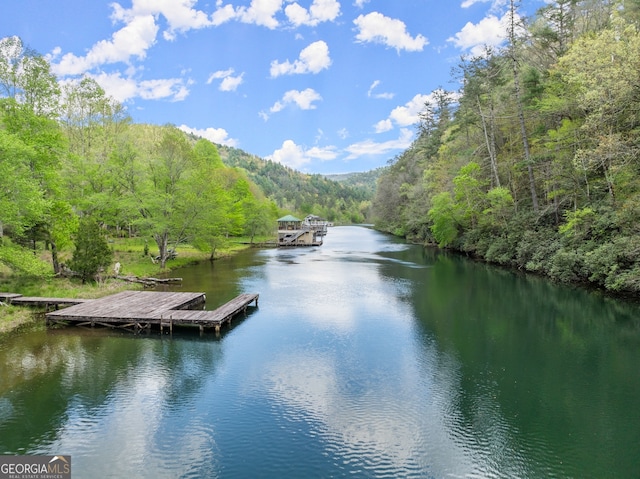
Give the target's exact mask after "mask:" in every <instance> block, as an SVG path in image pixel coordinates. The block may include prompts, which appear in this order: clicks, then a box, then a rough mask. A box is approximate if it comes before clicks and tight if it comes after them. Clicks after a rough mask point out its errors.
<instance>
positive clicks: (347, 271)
mask: <svg viewBox="0 0 640 479" xmlns="http://www.w3.org/2000/svg"><path fill="white" fill-rule="evenodd" d="M376 268H377V265H375V264H359V265H358V266H357V267H355V266H353V265H350V264H348V263H344V262H339V263H333V262H332V263H322V262H318V263H314V264H313V265H311V266H309V267H307V266H306V265H282V264H277V265H273V266H271V267H269V268H268V271H267V273H266V278H267V284H268V285H269V288H271V289H272V290H273V291H267V292H263V293H262V294H261V300H260V301H261V303H260V304H261V305H263V304H268V302H269V301H270V300H271V299H272V298H277V300H276V301H277V304H275V305H273V307H274V308H276V310H281V311H280V314H282V315H289V316H291V315H295V316H296V317H298V318H300V320H304V321H307V322H310V323H313V324H314V326H316V327H317V328H320V329H327V330H331V331H334V332H336V333H342V334H344V333H348V332H350V331H353V330H354V329H355V327H356V324H357V322H358V320H359V319H360V318H362V317H366V318H371V317H376V315H379V314H381V312H383V311H387V310H389V309H390V308H391V309H393V310H394V311H396V312H397V311H402V310H404V309H406V306H403V305H401V304H399V303H397V302H395V301H394V302H392V303H390V300H389V298H390V297H392V296H393V291H394V290H396V291H397V296H398V297H403V296H405V295H406V289H407V288H406V285H405V284H403V283H402V282H401V281H394V282H390V281H388V280H387V279H385V278H384V277H381V276H380V275H379V274H378V273H377V271H376ZM292 284H304V285H305V287H304V288H300V287H299V286H297V287H296V288H295V291H296V296H295V297H290V296H288V295H287V292H288V291H289V289H291V287H292V286H291V285H292ZM390 291H391V293H390ZM262 298H264V299H262ZM271 307H272V306H271V305H270V308H271ZM405 317H406V316H405Z"/></svg>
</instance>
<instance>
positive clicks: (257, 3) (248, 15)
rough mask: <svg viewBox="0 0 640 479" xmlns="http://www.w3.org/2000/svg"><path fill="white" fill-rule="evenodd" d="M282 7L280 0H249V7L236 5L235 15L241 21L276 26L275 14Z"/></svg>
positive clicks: (272, 27)
mask: <svg viewBox="0 0 640 479" xmlns="http://www.w3.org/2000/svg"><path fill="white" fill-rule="evenodd" d="M281 9H282V0H251V4H250V5H249V7H238V8H237V9H236V11H235V17H236V18H237V19H238V20H240V21H241V22H243V23H250V24H255V25H260V26H263V27H267V28H269V29H271V30H273V29H274V28H276V27H278V25H279V23H278V20H277V19H276V18H275V14H276V13H277V12H278V11H280V10H281Z"/></svg>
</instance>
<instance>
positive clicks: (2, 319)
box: [0, 243, 255, 341]
mask: <svg viewBox="0 0 640 479" xmlns="http://www.w3.org/2000/svg"><path fill="white" fill-rule="evenodd" d="M252 247H255V245H253V246H252V245H250V244H240V243H239V244H238V245H237V247H234V248H231V249H229V250H225V251H222V252H220V253H219V255H218V256H216V258H215V260H214V261H218V260H220V259H225V258H229V257H232V256H234V255H235V254H237V253H239V252H241V251H245V250H246V249H249V248H252ZM114 261H117V258H116V259H114ZM203 261H210V260H209V257H208V254H207V253H202V254H197V255H194V254H189V255H188V257H183V261H181V262H177V263H174V264H173V265H170V264H169V265H167V267H165V269H164V270H158V272H157V275H158V276H164V275H167V274H168V273H170V272H171V271H175V270H177V269H180V268H184V267H186V266H190V265H194V264H199V263H201V262H203ZM15 279H16V283H17V282H19V280H20V279H21V278H20V277H19V276H16V277H15ZM51 281H53V282H54V283H55V282H58V281H59V283H58V286H59V287H60V288H59V289H58V291H63V290H64V289H65V287H69V296H67V297H78V298H86V299H97V298H101V297H104V296H107V295H109V294H114V293H117V292H120V291H127V290H129V291H131V290H139V289H142V288H143V285H141V284H137V283H131V282H128V281H124V280H119V279H116V278H113V277H109V279H108V280H106V281H105V282H102V283H92V284H84V285H82V284H73V283H72V282H71V281H70V280H69V279H62V278H54V279H52V280H51ZM64 281H66V283H63V282H64ZM48 284H49V282H47V284H45V283H43V285H42V287H41V288H37V287H36V288H33V287H32V288H30V293H29V294H28V295H29V296H45V295H46V296H50V294H48V293H46V291H47V288H46V285H48ZM8 287H9V288H10V287H11V286H8ZM0 288H2V289H4V286H2V287H0ZM17 289H20V288H17ZM7 292H11V293H19V294H23V293H22V292H21V291H7ZM25 296H27V294H25ZM55 296H56V297H64V296H62V294H56V295H55ZM42 312H43V311H41V309H39V308H33V307H28V306H13V305H10V304H5V303H3V304H2V305H0V341H1V340H2V339H3V338H5V337H6V336H8V335H9V334H11V333H13V332H16V331H18V330H19V329H21V328H23V327H28V326H29V325H30V324H33V325H37V324H38V320H39V318H38V315H39V314H41V313H42ZM43 321H44V319H43Z"/></svg>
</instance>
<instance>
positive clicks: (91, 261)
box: [69, 217, 113, 283]
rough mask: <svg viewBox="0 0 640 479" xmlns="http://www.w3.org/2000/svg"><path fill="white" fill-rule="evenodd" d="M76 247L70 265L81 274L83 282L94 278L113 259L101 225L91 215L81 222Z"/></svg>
mask: <svg viewBox="0 0 640 479" xmlns="http://www.w3.org/2000/svg"><path fill="white" fill-rule="evenodd" d="M75 247H76V249H75V251H74V252H73V258H72V259H71V262H70V264H69V266H70V267H71V269H72V270H74V271H75V272H77V273H78V274H79V275H80V278H82V282H83V283H85V282H86V281H87V280H88V279H91V278H94V277H95V276H96V274H98V272H99V271H100V270H101V269H102V268H106V267H107V266H109V264H110V263H111V260H112V259H113V252H112V251H111V249H110V248H109V245H108V243H107V240H106V239H105V236H104V234H103V232H102V230H101V228H100V226H99V225H98V224H97V223H96V222H95V221H94V220H93V219H92V218H90V217H87V218H84V219H83V220H82V221H81V222H80V227H79V229H78V233H77V234H76V238H75Z"/></svg>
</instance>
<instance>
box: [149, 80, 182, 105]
mask: <svg viewBox="0 0 640 479" xmlns="http://www.w3.org/2000/svg"><path fill="white" fill-rule="evenodd" d="M137 93H138V96H140V98H143V99H145V100H159V99H161V98H170V99H171V100H172V101H181V100H184V99H185V98H186V97H187V96H188V95H189V89H188V88H187V86H186V85H185V84H184V81H183V80H182V79H180V78H167V79H160V80H144V81H141V82H140V83H139V84H138V91H137Z"/></svg>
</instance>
